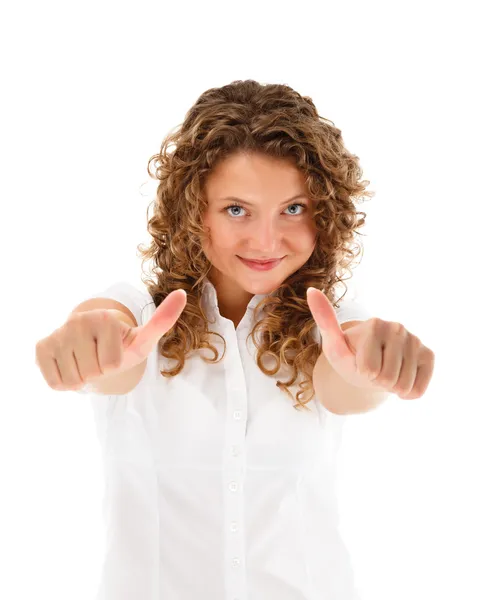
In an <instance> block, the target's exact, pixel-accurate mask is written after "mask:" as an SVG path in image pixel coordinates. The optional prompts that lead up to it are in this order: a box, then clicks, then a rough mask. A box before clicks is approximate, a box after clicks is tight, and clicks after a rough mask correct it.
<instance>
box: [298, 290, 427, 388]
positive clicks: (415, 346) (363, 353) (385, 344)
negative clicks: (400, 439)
mask: <svg viewBox="0 0 479 600" xmlns="http://www.w3.org/2000/svg"><path fill="white" fill-rule="evenodd" d="M306 296H307V301H308V305H309V308H310V310H311V314H312V315H313V317H314V320H315V321H316V323H317V325H318V327H319V331H320V333H321V338H322V351H323V352H324V354H325V356H326V358H327V360H328V362H329V364H330V365H331V366H332V368H333V369H334V370H335V371H336V372H337V373H338V374H339V375H340V376H341V377H342V378H343V379H344V380H345V381H347V382H348V383H350V384H351V385H354V386H357V387H361V388H371V389H376V390H378V389H379V390H384V391H386V392H391V393H394V394H396V395H397V396H398V397H399V398H401V399H402V400H415V399H417V398H420V397H421V396H422V395H423V394H424V393H425V391H426V389H427V387H428V385H429V382H430V381H431V378H432V373H433V370H434V359H435V355H434V352H433V351H432V350H431V349H430V348H427V347H426V346H424V345H423V344H422V343H421V341H420V340H419V338H418V337H416V336H415V335H413V334H412V333H410V332H409V331H407V329H406V328H405V327H404V325H401V323H396V322H391V321H383V320H382V319H378V318H372V319H368V320H367V321H361V323H359V324H358V325H354V326H352V327H350V328H349V329H347V330H346V331H343V330H342V329H341V327H340V325H339V323H338V320H337V317H336V312H335V309H334V307H333V305H332V304H331V303H330V301H329V300H328V298H327V297H326V296H325V294H323V292H322V291H321V290H319V289H317V288H313V287H311V288H308V291H307V294H306Z"/></svg>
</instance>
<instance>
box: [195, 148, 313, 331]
mask: <svg viewBox="0 0 479 600" xmlns="http://www.w3.org/2000/svg"><path fill="white" fill-rule="evenodd" d="M205 194H206V199H207V202H208V208H207V210H206V212H205V214H204V219H203V222H204V225H205V227H206V229H207V233H208V228H209V239H208V240H207V242H205V243H204V244H203V251H204V253H205V255H206V257H207V258H208V260H209V261H210V262H211V264H212V268H211V271H210V273H209V275H208V278H209V279H210V281H211V282H212V283H213V284H214V286H215V288H216V291H217V296H218V304H219V308H220V313H221V314H222V315H223V316H226V317H227V318H233V320H234V317H235V315H236V316H238V317H240V318H241V316H242V314H244V311H245V310H246V307H247V305H248V302H249V301H250V299H251V298H252V297H253V296H254V295H256V294H268V293H271V292H273V291H274V290H275V289H277V288H278V287H279V286H280V285H281V283H283V281H284V280H285V279H287V277H289V275H291V274H292V273H294V272H295V271H297V270H298V269H299V268H300V267H301V266H302V265H303V264H304V263H305V262H306V261H307V260H308V259H309V257H310V256H311V254H312V252H313V250H314V246H315V240H316V225H315V222H314V218H313V202H312V200H310V199H309V198H308V196H307V188H306V186H305V182H304V175H303V174H302V172H301V171H300V170H299V169H298V168H297V167H296V166H295V165H294V164H292V163H291V162H289V161H287V160H283V159H276V158H271V157H268V156H264V155H260V154H253V155H245V154H236V155H233V156H229V157H228V158H227V159H225V160H224V161H223V162H222V163H220V164H219V165H217V167H216V168H215V169H214V170H213V171H212V172H211V173H210V175H209V177H208V179H207V181H206V184H205ZM300 194H304V195H303V196H301V197H298V198H295V199H292V198H294V197H295V196H299V195H300ZM227 196H234V197H235V198H237V199H238V200H227V199H225V198H226V197H227ZM301 204H304V206H301ZM229 205H234V207H233V208H231V207H230V208H228V206H229ZM239 257H243V258H246V259H258V260H261V259H263V260H266V259H272V258H282V260H281V262H280V263H279V264H278V265H277V266H276V267H274V268H272V269H270V270H268V271H257V270H253V269H251V268H249V267H248V266H246V265H245V264H244V263H243V262H242V261H241V260H240V258H239Z"/></svg>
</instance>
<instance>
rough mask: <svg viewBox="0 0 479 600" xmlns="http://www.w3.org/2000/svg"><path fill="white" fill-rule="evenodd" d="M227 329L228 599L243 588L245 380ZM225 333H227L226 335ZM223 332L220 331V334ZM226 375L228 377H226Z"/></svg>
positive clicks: (226, 487)
mask: <svg viewBox="0 0 479 600" xmlns="http://www.w3.org/2000/svg"><path fill="white" fill-rule="evenodd" d="M230 325H231V331H230V330H229V328H228V330H227V331H226V332H225V333H226V334H227V335H225V338H226V343H227V350H226V356H225V359H226V360H228V362H229V364H228V365H227V367H228V368H227V369H226V373H227V375H226V376H227V380H226V396H227V397H226V400H227V410H226V415H227V417H226V423H225V428H226V431H225V442H226V444H225V452H224V461H223V464H224V482H225V490H226V491H225V515H224V518H225V521H224V524H225V527H224V532H225V533H224V539H225V553H224V561H225V562H224V564H225V569H226V571H225V575H226V581H225V584H226V589H227V590H228V592H229V593H228V594H227V595H228V598H233V597H238V596H239V597H242V596H243V595H244V593H245V590H246V587H245V586H246V579H245V573H244V559H243V557H244V539H243V535H241V529H242V527H241V525H242V518H243V473H244V465H243V457H244V453H243V451H242V450H243V447H244V442H245V433H246V409H247V405H246V383H245V375H244V371H243V362H242V359H241V354H240V351H239V347H238V344H239V343H240V342H238V339H237V337H236V335H233V332H234V329H233V326H232V324H231V323H230ZM228 334H229V335H228ZM223 335H224V334H223ZM228 376H229V379H228Z"/></svg>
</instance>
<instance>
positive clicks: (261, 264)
mask: <svg viewBox="0 0 479 600" xmlns="http://www.w3.org/2000/svg"><path fill="white" fill-rule="evenodd" d="M236 256H237V257H238V258H239V260H240V261H241V262H242V263H243V264H244V265H245V266H246V267H249V268H250V269H254V270H255V271H269V270H270V269H274V268H275V267H276V266H277V265H279V263H280V262H281V261H282V260H283V258H284V256H283V257H282V258H277V259H275V260H268V261H256V260H248V259H246V258H243V257H242V256H238V255H236Z"/></svg>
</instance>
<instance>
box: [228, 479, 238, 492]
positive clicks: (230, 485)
mask: <svg viewBox="0 0 479 600" xmlns="http://www.w3.org/2000/svg"><path fill="white" fill-rule="evenodd" d="M228 487H229V489H230V490H231V491H232V492H236V490H237V489H238V484H237V483H236V481H232V482H231V483H230V484H229V486H228Z"/></svg>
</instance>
